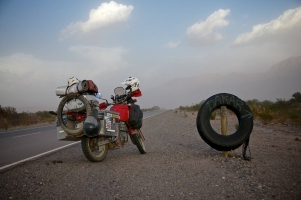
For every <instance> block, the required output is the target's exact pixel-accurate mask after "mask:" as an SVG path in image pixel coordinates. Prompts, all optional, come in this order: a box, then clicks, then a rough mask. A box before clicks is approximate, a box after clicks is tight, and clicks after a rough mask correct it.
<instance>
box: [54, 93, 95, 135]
mask: <svg viewBox="0 0 301 200" xmlns="http://www.w3.org/2000/svg"><path fill="white" fill-rule="evenodd" d="M72 99H78V100H80V101H81V102H82V103H83V104H84V108H85V109H84V111H85V112H86V115H87V116H90V115H91V113H92V107H91V105H90V104H89V101H88V100H87V99H86V98H85V97H84V96H83V95H79V96H78V95H76V94H70V95H67V96H65V97H64V98H63V99H62V100H61V102H60V104H59V106H58V109H57V118H58V121H59V124H60V126H61V128H62V129H63V130H64V131H65V132H66V133H68V134H70V135H73V136H82V135H83V133H84V131H83V127H81V128H78V129H76V128H75V127H74V125H73V126H72V123H73V122H72V121H71V120H69V119H66V120H67V123H66V122H64V119H63V113H64V112H63V109H64V108H65V104H66V103H67V102H68V101H70V100H72ZM72 111H74V110H72ZM76 111H79V109H77V110H76ZM80 111H81V112H82V111H83V109H81V110H80ZM68 123H69V124H71V125H69V126H68V125H67V124H68Z"/></svg>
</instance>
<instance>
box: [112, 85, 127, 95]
mask: <svg viewBox="0 0 301 200" xmlns="http://www.w3.org/2000/svg"><path fill="white" fill-rule="evenodd" d="M114 93H115V95H119V96H120V95H124V94H125V91H124V88H123V87H117V88H115V89H114Z"/></svg>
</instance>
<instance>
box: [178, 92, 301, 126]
mask: <svg viewBox="0 0 301 200" xmlns="http://www.w3.org/2000/svg"><path fill="white" fill-rule="evenodd" d="M204 102H205V100H203V101H201V102H200V103H197V104H192V105H191V106H180V107H179V108H178V109H177V110H176V111H175V112H178V111H179V112H181V111H183V112H185V111H188V112H193V113H194V112H197V111H198V110H199V109H200V108H201V106H202V104H203V103H204ZM246 103H247V105H248V106H249V107H250V109H251V111H252V113H253V117H254V119H258V120H259V121H261V122H262V123H263V124H270V123H282V124H287V123H289V124H294V125H298V126H301V93H300V92H296V93H294V94H293V95H292V98H291V99H290V100H285V99H276V101H275V102H273V101H269V100H264V101H259V100H257V99H252V100H247V101H246ZM185 114H186V112H185ZM216 114H217V113H216V112H214V113H213V115H214V116H211V117H210V118H211V119H214V118H215V115H216Z"/></svg>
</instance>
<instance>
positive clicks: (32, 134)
mask: <svg viewBox="0 0 301 200" xmlns="http://www.w3.org/2000/svg"><path fill="white" fill-rule="evenodd" d="M39 133H41V132H37V133H29V134H25V135H19V136H15V137H13V138H19V137H24V136H28V135H35V134H39Z"/></svg>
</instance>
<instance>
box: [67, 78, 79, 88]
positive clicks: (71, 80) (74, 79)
mask: <svg viewBox="0 0 301 200" xmlns="http://www.w3.org/2000/svg"><path fill="white" fill-rule="evenodd" d="M75 83H79V80H78V79H77V78H75V77H71V78H69V80H68V86H69V87H70V86H71V85H73V84H75Z"/></svg>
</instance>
